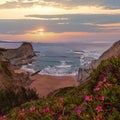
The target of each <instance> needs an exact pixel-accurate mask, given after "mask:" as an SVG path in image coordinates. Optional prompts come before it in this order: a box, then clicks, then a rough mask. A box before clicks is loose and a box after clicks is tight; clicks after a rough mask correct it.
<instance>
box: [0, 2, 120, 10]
mask: <svg viewBox="0 0 120 120" xmlns="http://www.w3.org/2000/svg"><path fill="white" fill-rule="evenodd" d="M35 5H37V6H38V5H39V6H57V7H61V8H65V9H69V8H75V7H78V6H98V7H104V8H106V9H120V0H17V1H16V0H14V1H13V0H10V1H7V2H5V3H4V4H1V5H0V9H13V8H26V7H28V8H29V7H32V6H35Z"/></svg>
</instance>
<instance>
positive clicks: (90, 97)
mask: <svg viewBox="0 0 120 120" xmlns="http://www.w3.org/2000/svg"><path fill="white" fill-rule="evenodd" d="M84 99H85V100H86V101H92V95H91V96H88V95H86V96H85V97H84Z"/></svg>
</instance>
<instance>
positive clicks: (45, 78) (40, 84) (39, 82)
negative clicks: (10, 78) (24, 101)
mask: <svg viewBox="0 0 120 120" xmlns="http://www.w3.org/2000/svg"><path fill="white" fill-rule="evenodd" d="M15 72H16V73H21V72H26V71H24V70H16V71H15ZM30 79H31V80H32V81H33V82H32V83H31V85H30V86H29V87H30V88H35V89H36V91H37V93H38V95H39V97H43V96H44V97H46V96H47V95H48V94H49V93H50V92H53V91H54V90H57V89H59V88H65V87H70V86H78V85H79V83H78V82H77V81H76V79H75V77H73V76H51V75H40V74H36V75H34V76H30Z"/></svg>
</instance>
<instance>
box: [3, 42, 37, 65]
mask: <svg viewBox="0 0 120 120" xmlns="http://www.w3.org/2000/svg"><path fill="white" fill-rule="evenodd" d="M2 54H3V57H4V58H5V59H7V60H9V61H10V63H11V64H12V65H13V66H17V67H18V66H21V65H24V64H28V63H30V62H32V58H33V57H34V56H35V52H34V50H33V47H32V45H31V43H27V42H24V43H23V44H22V45H21V46H20V47H19V48H16V49H6V50H5V51H4V52H2Z"/></svg>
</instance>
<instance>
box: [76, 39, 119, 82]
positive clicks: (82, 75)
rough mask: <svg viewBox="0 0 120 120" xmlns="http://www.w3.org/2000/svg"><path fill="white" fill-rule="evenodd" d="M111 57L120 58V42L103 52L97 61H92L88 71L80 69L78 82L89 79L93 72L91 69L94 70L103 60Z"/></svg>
mask: <svg viewBox="0 0 120 120" xmlns="http://www.w3.org/2000/svg"><path fill="white" fill-rule="evenodd" d="M113 56H118V57H120V40H119V41H117V42H116V43H114V44H113V45H112V47H110V48H109V49H108V50H107V51H105V52H104V53H103V54H102V55H101V56H100V57H99V58H98V59H97V60H94V61H92V63H91V64H90V65H89V69H88V70H82V69H81V70H80V71H79V74H78V77H79V78H78V81H82V80H86V79H87V78H89V76H90V73H91V72H92V71H93V69H96V68H97V66H98V65H99V64H100V63H101V62H102V61H103V60H107V59H108V58H110V57H113Z"/></svg>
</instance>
